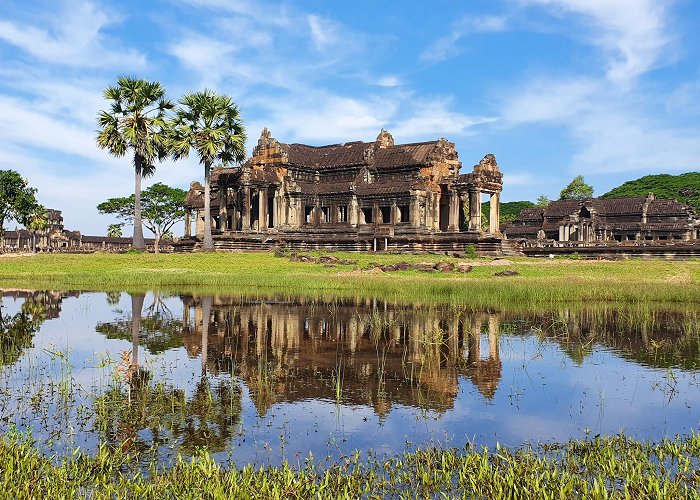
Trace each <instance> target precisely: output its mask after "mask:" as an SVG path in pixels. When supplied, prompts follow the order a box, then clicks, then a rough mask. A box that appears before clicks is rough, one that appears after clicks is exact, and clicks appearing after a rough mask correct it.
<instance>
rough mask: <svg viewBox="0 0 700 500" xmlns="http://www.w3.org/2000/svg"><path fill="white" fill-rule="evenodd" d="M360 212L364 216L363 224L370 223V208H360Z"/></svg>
mask: <svg viewBox="0 0 700 500" xmlns="http://www.w3.org/2000/svg"><path fill="white" fill-rule="evenodd" d="M362 214H363V215H364V216H365V224H372V220H373V219H372V209H371V208H363V209H362Z"/></svg>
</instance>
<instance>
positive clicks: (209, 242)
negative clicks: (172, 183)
mask: <svg viewBox="0 0 700 500" xmlns="http://www.w3.org/2000/svg"><path fill="white" fill-rule="evenodd" d="M210 174H211V162H209V161H206V162H205V163H204V243H203V245H202V249H203V250H204V251H205V252H213V251H214V240H213V239H212V237H211V200H210V194H209V191H210V187H209V176H210Z"/></svg>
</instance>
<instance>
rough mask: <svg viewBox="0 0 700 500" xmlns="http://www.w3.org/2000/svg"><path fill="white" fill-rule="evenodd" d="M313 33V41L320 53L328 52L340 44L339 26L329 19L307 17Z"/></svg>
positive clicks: (313, 16)
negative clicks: (333, 46) (331, 47)
mask: <svg viewBox="0 0 700 500" xmlns="http://www.w3.org/2000/svg"><path fill="white" fill-rule="evenodd" d="M306 20H307V22H308V24H309V30H310V32H311V40H312V42H313V44H314V47H315V48H316V50H318V51H323V50H326V49H327V48H328V47H330V46H332V45H335V44H336V43H337V42H338V35H337V33H338V26H337V24H336V23H334V22H332V21H330V20H329V19H324V18H321V17H319V16H315V15H308V16H306Z"/></svg>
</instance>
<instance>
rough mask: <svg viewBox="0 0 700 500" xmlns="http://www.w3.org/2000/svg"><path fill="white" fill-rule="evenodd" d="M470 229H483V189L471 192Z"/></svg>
mask: <svg viewBox="0 0 700 500" xmlns="http://www.w3.org/2000/svg"><path fill="white" fill-rule="evenodd" d="M469 229H470V230H472V231H481V191H472V192H470V193H469Z"/></svg>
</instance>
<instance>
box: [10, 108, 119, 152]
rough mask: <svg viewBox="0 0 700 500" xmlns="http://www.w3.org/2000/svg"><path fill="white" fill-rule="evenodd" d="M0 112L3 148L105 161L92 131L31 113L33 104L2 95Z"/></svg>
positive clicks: (36, 112) (44, 115)
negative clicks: (14, 145)
mask: <svg viewBox="0 0 700 500" xmlns="http://www.w3.org/2000/svg"><path fill="white" fill-rule="evenodd" d="M0 109H2V110H3V115H4V117H5V118H4V119H2V120H0V138H2V142H0V145H2V144H4V143H9V144H16V145H19V146H23V147H26V148H28V149H44V150H48V151H54V152H59V153H65V154H70V155H75V156H77V157H79V158H84V159H90V160H96V161H100V162H103V161H105V159H106V158H105V154H104V153H103V152H102V151H101V150H99V149H98V148H97V146H96V145H95V132H94V130H92V129H89V128H86V127H80V126H78V125H76V124H75V123H73V122H70V121H64V120H60V119H56V118H53V117H51V116H48V115H46V114H44V113H41V112H38V111H35V110H34V109H31V105H30V104H27V103H24V102H22V101H20V100H18V99H15V98H11V97H7V96H3V95H0Z"/></svg>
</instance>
